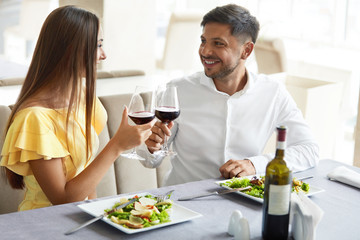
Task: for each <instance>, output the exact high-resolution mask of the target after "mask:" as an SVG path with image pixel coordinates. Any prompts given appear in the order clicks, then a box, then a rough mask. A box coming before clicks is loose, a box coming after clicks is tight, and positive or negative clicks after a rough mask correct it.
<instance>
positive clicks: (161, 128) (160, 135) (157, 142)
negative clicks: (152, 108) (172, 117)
mask: <svg viewBox="0 0 360 240" xmlns="http://www.w3.org/2000/svg"><path fill="white" fill-rule="evenodd" d="M173 126H174V123H173V122H169V123H168V124H165V123H162V122H156V123H155V125H154V126H153V127H152V128H151V131H152V134H151V135H150V137H149V138H148V139H147V140H146V141H145V144H146V146H147V147H148V149H149V151H150V152H151V153H153V152H155V151H158V150H160V149H161V146H162V145H163V143H164V136H170V135H171V131H170V129H171V128H172V127H173Z"/></svg>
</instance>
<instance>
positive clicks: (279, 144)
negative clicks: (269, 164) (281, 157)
mask: <svg viewBox="0 0 360 240" xmlns="http://www.w3.org/2000/svg"><path fill="white" fill-rule="evenodd" d="M276 148H277V149H282V150H285V148H286V142H281V141H277V142H276Z"/></svg>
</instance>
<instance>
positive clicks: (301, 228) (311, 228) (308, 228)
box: [290, 192, 324, 240]
mask: <svg viewBox="0 0 360 240" xmlns="http://www.w3.org/2000/svg"><path fill="white" fill-rule="evenodd" d="M323 215H324V211H323V210H322V209H321V208H320V207H319V206H318V205H316V204H315V203H314V202H313V201H311V200H310V199H309V198H308V197H307V196H305V194H304V193H303V192H299V193H295V192H294V193H292V194H291V214H290V223H291V232H292V236H293V237H294V239H295V240H313V239H316V237H315V235H316V227H317V225H318V223H319V222H320V220H321V218H322V216H323Z"/></svg>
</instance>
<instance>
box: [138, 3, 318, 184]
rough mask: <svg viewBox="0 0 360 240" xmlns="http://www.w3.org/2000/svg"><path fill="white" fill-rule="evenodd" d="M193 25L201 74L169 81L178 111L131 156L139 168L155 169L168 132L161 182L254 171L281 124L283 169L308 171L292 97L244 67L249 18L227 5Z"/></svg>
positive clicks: (310, 154) (310, 159) (303, 131)
mask: <svg viewBox="0 0 360 240" xmlns="http://www.w3.org/2000/svg"><path fill="white" fill-rule="evenodd" d="M201 26H202V27H203V33H202V35H201V45H200V48H199V55H200V59H201V62H202V64H203V66H204V72H199V73H196V74H194V75H191V76H188V77H184V78H182V79H178V80H174V81H171V82H170V83H169V84H170V85H175V86H177V88H178V96H179V102H180V111H181V113H180V116H179V117H178V118H177V119H176V120H175V121H174V122H171V123H170V124H169V125H165V124H163V123H161V122H157V123H156V124H155V125H154V127H153V129H152V132H153V134H152V135H151V136H150V138H149V139H148V140H147V141H146V145H147V149H145V150H142V151H139V152H140V153H141V152H142V155H146V154H147V157H146V160H145V161H143V165H144V166H146V167H157V166H159V164H160V163H161V161H162V160H163V158H164V157H162V156H159V155H154V154H152V153H153V152H155V151H157V150H159V149H160V148H161V145H162V144H163V138H164V136H165V135H167V136H170V135H171V137H170V139H169V141H168V143H169V144H170V143H171V142H172V143H173V149H174V151H176V152H177V155H176V156H174V157H172V159H171V164H172V168H171V171H170V172H169V175H168V176H167V178H166V180H165V185H172V184H179V183H184V182H189V181H196V180H201V179H207V178H217V177H219V176H220V175H221V176H223V177H225V178H232V177H235V176H236V177H239V176H247V175H252V174H261V173H264V171H265V168H266V165H267V163H268V162H269V161H270V160H271V159H272V158H273V155H266V154H265V155H263V150H264V147H265V145H266V143H267V141H268V140H269V138H270V137H271V135H272V134H273V132H274V131H275V129H276V126H278V125H286V126H287V128H288V134H287V143H288V146H287V148H286V161H287V164H288V166H289V167H290V168H292V169H293V170H294V171H301V170H305V169H307V168H310V167H313V166H315V165H316V164H317V162H318V151H319V150H318V145H317V144H316V142H315V140H314V138H313V135H312V133H311V130H310V129H309V127H308V126H307V124H306V123H305V121H304V119H303V117H302V114H301V111H300V110H299V109H298V108H297V106H296V104H295V102H294V100H293V99H292V98H291V96H290V95H289V93H288V92H287V91H286V89H285V88H284V86H283V85H282V84H281V83H279V82H277V81H274V80H271V79H269V78H268V77H267V76H265V75H256V74H253V73H250V72H248V71H247V70H246V68H245V61H246V59H247V58H248V57H249V55H250V54H251V52H252V51H253V48H254V44H255V42H256V38H257V35H258V31H259V23H258V22H257V20H256V18H255V17H253V16H251V15H250V13H249V12H248V11H247V10H246V9H244V8H242V7H240V6H237V5H234V4H229V5H225V6H223V7H217V8H215V9H213V10H212V11H210V12H209V13H207V14H206V15H205V16H204V18H203V20H202V23H201ZM170 131H171V132H170ZM274 152H275V149H274Z"/></svg>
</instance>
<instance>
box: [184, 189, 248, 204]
mask: <svg viewBox="0 0 360 240" xmlns="http://www.w3.org/2000/svg"><path fill="white" fill-rule="evenodd" d="M250 188H251V186H247V187H243V188H234V189H229V190H225V191H215V192H210V193H202V194H195V195H191V196H186V197H182V198H179V199H178V200H179V201H186V200H191V199H194V198H201V197H207V196H211V195H222V194H227V193H232V192H238V191H244V190H247V189H250Z"/></svg>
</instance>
